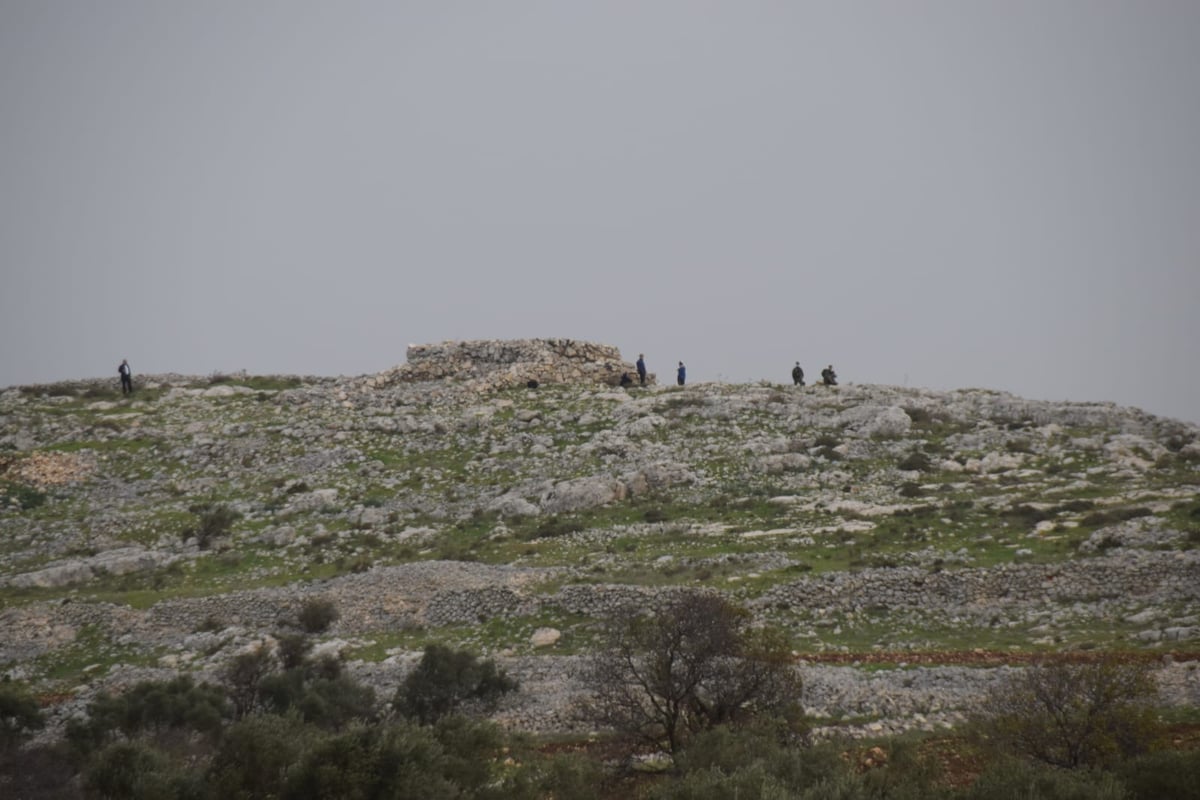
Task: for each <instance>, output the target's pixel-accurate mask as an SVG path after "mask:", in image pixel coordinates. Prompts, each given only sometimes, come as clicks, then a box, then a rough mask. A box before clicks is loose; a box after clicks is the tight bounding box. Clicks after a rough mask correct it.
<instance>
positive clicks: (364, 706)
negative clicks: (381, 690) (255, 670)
mask: <svg viewBox="0 0 1200 800" xmlns="http://www.w3.org/2000/svg"><path fill="white" fill-rule="evenodd" d="M259 688H260V691H261V693H262V698H263V704H264V705H265V706H266V708H268V709H269V710H272V711H275V712H277V713H285V712H288V711H295V712H297V713H299V714H300V716H301V718H302V719H303V720H304V721H305V722H308V723H311V724H313V725H317V726H320V727H322V728H335V729H336V728H342V727H344V726H345V725H347V724H348V723H350V722H352V721H354V720H370V719H373V718H374V716H375V690H374V689H372V688H371V687H370V686H364V685H363V684H361V683H358V682H357V681H355V680H354V679H352V678H350V677H349V676H347V675H339V676H337V677H333V678H322V677H313V676H310V675H306V674H305V669H304V668H297V669H292V670H288V671H287V672H282V673H277V674H275V675H268V676H267V677H265V678H263V680H262V682H261V683H260V684H259Z"/></svg>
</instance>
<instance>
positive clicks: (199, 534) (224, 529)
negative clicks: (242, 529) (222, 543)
mask: <svg viewBox="0 0 1200 800" xmlns="http://www.w3.org/2000/svg"><path fill="white" fill-rule="evenodd" d="M190 510H191V512H192V513H193V514H195V515H196V523H195V524H194V525H192V526H190V527H188V528H185V529H184V531H183V538H184V539H190V538H192V537H193V536H194V537H196V544H197V545H198V546H199V547H200V549H201V550H207V549H208V548H209V547H210V546H211V545H212V542H213V540H214V539H218V538H220V537H222V536H228V535H229V531H230V530H231V529H232V528H233V523H234V522H236V521H237V520H238V519H239V518H240V517H241V514H239V513H238V512H236V511H234V510H233V509H232V508H230V507H229V506H225V505H220V504H212V503H202V504H199V505H195V506H192V508H191V509H190Z"/></svg>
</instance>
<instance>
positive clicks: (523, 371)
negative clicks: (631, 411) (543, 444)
mask: <svg viewBox="0 0 1200 800" xmlns="http://www.w3.org/2000/svg"><path fill="white" fill-rule="evenodd" d="M623 372H628V373H629V374H630V376H631V377H632V378H633V379H634V380H637V372H636V370H635V368H634V365H633V364H632V363H630V362H627V361H623V360H622V359H621V351H620V350H618V349H617V348H615V347H612V346H610V345H605V344H597V343H595V342H581V341H577V340H575V339H507V340H491V339H484V340H475V341H464V342H441V343H439V344H414V345H410V346H409V348H408V363H406V364H403V365H401V366H399V367H396V368H395V369H394V370H391V371H390V372H388V373H386V375H385V376H381V377H385V378H386V382H388V383H390V382H393V381H401V382H406V383H412V382H422V381H440V380H457V381H462V382H464V383H466V384H468V385H470V386H471V387H472V388H476V389H480V390H488V389H507V388H511V387H514V386H524V385H525V384H526V383H527V382H528V381H531V380H535V381H537V382H538V383H593V384H602V385H609V386H616V385H618V384H619V383H620V380H621V373H623ZM647 381H648V382H653V379H652V376H648V378H647Z"/></svg>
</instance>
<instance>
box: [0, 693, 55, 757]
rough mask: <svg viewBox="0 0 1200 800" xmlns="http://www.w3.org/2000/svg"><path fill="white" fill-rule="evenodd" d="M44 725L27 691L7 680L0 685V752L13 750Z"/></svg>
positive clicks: (39, 710) (35, 703) (40, 713)
mask: <svg viewBox="0 0 1200 800" xmlns="http://www.w3.org/2000/svg"><path fill="white" fill-rule="evenodd" d="M44 724H45V720H43V719H42V712H41V709H39V708H38V704H37V701H36V700H34V699H33V697H32V696H31V695H30V694H29V690H28V689H26V688H25V687H24V686H22V685H20V684H17V683H13V682H11V681H9V680H8V679H5V680H4V682H3V683H0V752H3V751H5V750H10V749H12V748H15V747H16V746H17V745H19V744H20V743H21V742H22V741H23V740H24V739H25V738H26V737H28V736H29V735H30V734H32V733H33V732H34V731H35V730H37V729H39V728H41V727H42V725H44Z"/></svg>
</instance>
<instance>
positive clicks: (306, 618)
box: [299, 597, 339, 633]
mask: <svg viewBox="0 0 1200 800" xmlns="http://www.w3.org/2000/svg"><path fill="white" fill-rule="evenodd" d="M338 616H339V615H338V610H337V606H336V605H334V602H333V601H332V600H330V599H329V598H328V597H310V598H309V599H307V600H305V601H304V605H303V606H301V608H300V614H299V620H300V627H301V628H303V629H304V630H306V631H308V632H309V633H322V632H323V631H326V630H328V629H329V626H330V625H332V624H333V623H334V622H336V621H337V618H338Z"/></svg>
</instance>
